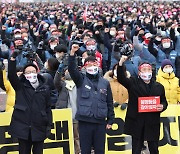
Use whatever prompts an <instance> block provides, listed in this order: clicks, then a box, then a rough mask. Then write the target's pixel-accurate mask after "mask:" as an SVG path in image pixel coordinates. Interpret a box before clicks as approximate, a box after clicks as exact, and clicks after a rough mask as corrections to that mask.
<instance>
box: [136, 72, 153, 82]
mask: <svg viewBox="0 0 180 154" xmlns="http://www.w3.org/2000/svg"><path fill="white" fill-rule="evenodd" d="M139 76H140V78H141V79H142V80H144V81H149V80H151V78H152V73H149V72H146V73H142V72H140V74H139Z"/></svg>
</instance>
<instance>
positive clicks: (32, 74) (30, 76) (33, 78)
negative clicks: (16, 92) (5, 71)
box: [24, 73, 37, 83]
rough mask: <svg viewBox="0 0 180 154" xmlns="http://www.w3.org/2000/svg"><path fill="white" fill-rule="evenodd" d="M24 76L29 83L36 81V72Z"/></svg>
mask: <svg viewBox="0 0 180 154" xmlns="http://www.w3.org/2000/svg"><path fill="white" fill-rule="evenodd" d="M24 76H25V77H26V79H27V80H28V81H29V82H30V83H36V82H37V74H36V73H30V74H25V75H24Z"/></svg>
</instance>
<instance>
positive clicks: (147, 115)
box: [117, 56, 168, 154]
mask: <svg viewBox="0 0 180 154" xmlns="http://www.w3.org/2000/svg"><path fill="white" fill-rule="evenodd" d="M126 60H127V56H122V57H121V59H120V61H119V66H118V69H117V78H118V81H119V82H120V83H121V84H122V85H123V86H124V87H126V88H127V90H128V93H129V102H128V109H127V113H126V118H125V126H124V132H125V134H127V135H131V136H132V153H133V154H140V153H141V148H142V145H143V142H144V141H147V142H148V147H149V151H150V153H151V154H158V153H159V151H158V141H159V135H160V113H161V112H163V111H164V110H166V108H167V106H168V104H167V101H166V97H165V90H164V87H163V85H161V84H160V83H157V82H155V81H153V79H152V65H151V64H149V63H147V62H144V63H141V64H140V65H139V68H138V69H139V72H138V77H131V78H129V79H128V78H126V75H125V73H124V71H123V70H124V69H123V67H124V64H123V63H124V62H125V61H126ZM142 98H144V99H147V100H148V98H149V99H152V98H153V99H155V98H156V99H157V102H158V98H159V102H160V104H157V106H156V112H151V111H147V112H142V111H140V110H139V109H138V107H139V106H138V103H139V102H140V99H142ZM138 100H139V102H138ZM147 100H146V101H147ZM150 101H151V100H150ZM150 101H149V102H150Z"/></svg>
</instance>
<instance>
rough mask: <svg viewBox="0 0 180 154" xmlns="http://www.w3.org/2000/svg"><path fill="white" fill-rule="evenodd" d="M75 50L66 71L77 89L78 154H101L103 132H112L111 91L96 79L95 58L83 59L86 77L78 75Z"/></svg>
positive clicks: (77, 47)
mask: <svg viewBox="0 0 180 154" xmlns="http://www.w3.org/2000/svg"><path fill="white" fill-rule="evenodd" d="M78 49H79V45H77V44H73V45H72V47H71V51H70V56H69V61H68V71H69V74H70V76H71V78H72V80H73V81H74V83H75V84H76V87H77V113H76V119H77V120H78V121H79V136H80V147H81V154H90V153H91V148H92V147H93V148H94V150H95V153H97V154H104V153H105V134H106V129H110V128H112V123H113V119H114V110H113V98H112V92H111V87H110V84H109V82H108V81H107V80H105V79H104V78H102V77H101V76H100V75H99V72H98V61H97V60H96V58H95V57H94V56H89V57H88V58H86V59H85V63H84V64H85V68H86V73H85V74H82V73H80V71H79V70H78V68H77V65H76V61H75V53H76V52H77V51H78ZM106 118H107V119H106Z"/></svg>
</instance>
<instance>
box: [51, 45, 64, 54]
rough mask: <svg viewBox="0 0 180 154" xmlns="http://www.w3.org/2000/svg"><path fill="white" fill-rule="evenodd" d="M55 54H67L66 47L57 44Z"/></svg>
mask: <svg viewBox="0 0 180 154" xmlns="http://www.w3.org/2000/svg"><path fill="white" fill-rule="evenodd" d="M54 51H55V52H64V53H67V47H66V46H65V45H63V44H58V45H57V46H56V47H55V48H54Z"/></svg>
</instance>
